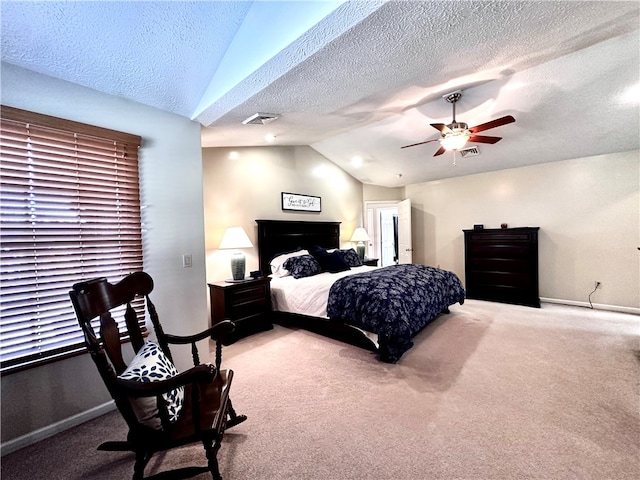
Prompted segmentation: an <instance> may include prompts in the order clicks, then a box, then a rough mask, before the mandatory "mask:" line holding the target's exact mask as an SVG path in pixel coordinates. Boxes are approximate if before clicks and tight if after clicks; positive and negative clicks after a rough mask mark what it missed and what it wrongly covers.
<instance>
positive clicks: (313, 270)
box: [282, 255, 322, 278]
mask: <svg viewBox="0 0 640 480" xmlns="http://www.w3.org/2000/svg"><path fill="white" fill-rule="evenodd" d="M282 266H283V267H284V269H285V270H288V271H289V273H290V274H291V275H292V276H293V278H304V277H311V276H313V275H317V274H319V273H321V272H322V269H321V268H320V264H319V263H318V262H317V261H316V259H315V258H313V257H312V256H311V255H300V256H298V257H291V258H287V259H286V260H285V262H284V264H282Z"/></svg>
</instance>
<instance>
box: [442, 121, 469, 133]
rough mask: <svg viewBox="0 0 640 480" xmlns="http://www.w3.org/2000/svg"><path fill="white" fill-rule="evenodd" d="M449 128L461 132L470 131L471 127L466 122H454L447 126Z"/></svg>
mask: <svg viewBox="0 0 640 480" xmlns="http://www.w3.org/2000/svg"><path fill="white" fill-rule="evenodd" d="M447 127H449V130H453V131H454V132H455V131H459V130H468V129H469V126H468V125H467V124H466V123H464V122H452V123H450V124H449V125H447Z"/></svg>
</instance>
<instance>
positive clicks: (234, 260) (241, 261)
mask: <svg viewBox="0 0 640 480" xmlns="http://www.w3.org/2000/svg"><path fill="white" fill-rule="evenodd" d="M252 247H253V244H252V243H251V240H249V237H248V236H247V233H246V232H245V231H244V229H243V228H242V227H229V228H227V230H226V231H225V232H224V235H223V236H222V241H221V242H220V247H219V248H220V249H221V250H223V249H235V250H237V249H240V248H252ZM245 266H246V260H245V256H244V253H242V252H241V251H239V250H237V251H235V252H233V254H232V255H231V275H232V276H233V279H230V280H226V281H227V282H241V281H243V280H244V273H245Z"/></svg>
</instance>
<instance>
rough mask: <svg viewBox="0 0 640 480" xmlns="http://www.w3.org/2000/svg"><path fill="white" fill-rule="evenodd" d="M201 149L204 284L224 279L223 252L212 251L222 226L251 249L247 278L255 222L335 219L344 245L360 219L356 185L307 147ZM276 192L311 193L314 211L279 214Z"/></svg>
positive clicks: (250, 266) (254, 258)
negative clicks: (243, 237)
mask: <svg viewBox="0 0 640 480" xmlns="http://www.w3.org/2000/svg"><path fill="white" fill-rule="evenodd" d="M230 151H231V150H230V149H226V148H205V149H203V154H202V159H203V184H204V215H205V238H206V249H207V280H208V281H218V280H224V279H225V278H230V276H231V274H230V270H229V255H230V253H229V251H225V250H218V245H219V244H220V240H221V239H222V235H223V234H224V230H225V228H226V227H230V226H242V227H244V229H245V231H246V232H247V234H248V235H249V238H250V239H251V242H252V243H253V245H254V248H253V249H247V250H245V254H246V257H247V275H248V274H249V272H250V271H252V270H257V269H258V249H257V243H256V238H257V224H256V222H255V220H257V219H268V220H309V221H316V220H321V221H338V222H342V224H341V225H340V232H341V239H340V240H341V243H342V244H344V245H350V244H349V243H348V241H349V238H350V237H351V234H352V233H353V230H354V229H355V228H356V227H357V226H359V225H360V222H361V217H362V184H361V183H360V182H359V181H358V180H356V179H355V178H353V177H352V176H350V175H349V174H347V173H346V172H345V171H344V170H342V169H340V168H338V167H337V166H336V165H335V164H333V163H331V162H329V161H328V160H327V159H326V158H325V157H324V156H322V155H320V154H319V153H317V152H316V151H315V150H313V149H312V148H310V147H306V146H299V147H262V148H236V149H233V151H236V152H238V158H237V159H230V158H229V152H230ZM281 192H291V193H300V194H305V195H315V196H319V197H321V199H322V212H320V213H292V212H283V211H282V208H281V195H280V194H281Z"/></svg>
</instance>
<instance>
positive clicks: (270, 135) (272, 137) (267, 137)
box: [264, 133, 276, 143]
mask: <svg viewBox="0 0 640 480" xmlns="http://www.w3.org/2000/svg"><path fill="white" fill-rule="evenodd" d="M264 139H265V140H266V141H267V142H269V143H273V142H275V141H276V136H275V135H274V134H273V133H268V134H266V135H265V136H264Z"/></svg>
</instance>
